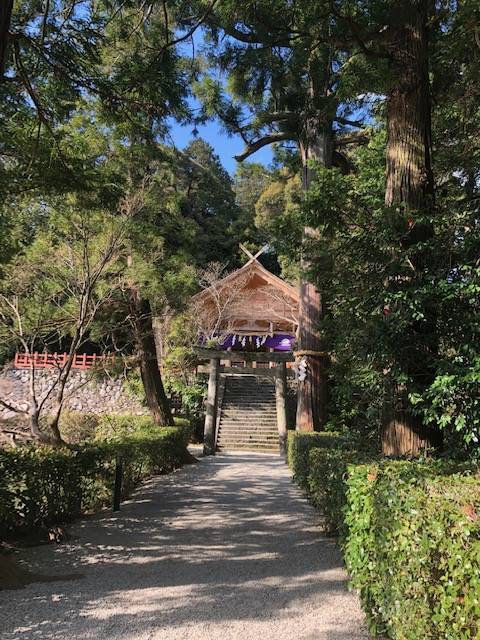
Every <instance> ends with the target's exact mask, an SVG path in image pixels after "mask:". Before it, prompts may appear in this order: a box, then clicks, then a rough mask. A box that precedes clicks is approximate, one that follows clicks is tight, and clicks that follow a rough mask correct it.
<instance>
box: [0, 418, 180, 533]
mask: <svg viewBox="0 0 480 640" xmlns="http://www.w3.org/2000/svg"><path fill="white" fill-rule="evenodd" d="M188 437H189V436H188V430H185V429H180V428H175V427H170V428H158V427H153V426H150V427H149V428H143V429H140V430H137V431H136V432H134V433H131V434H127V435H121V436H120V435H119V436H116V437H113V438H111V439H110V440H108V441H99V442H95V443H90V444H86V445H84V446H82V447H80V448H78V449H76V450H71V449H50V448H46V447H41V448H35V447H25V448H20V449H11V450H10V449H9V450H0V537H8V536H12V535H14V534H15V535H16V534H21V533H26V532H29V531H32V530H34V529H35V528H37V527H48V526H50V525H52V524H56V523H60V522H67V521H69V520H72V519H73V518H75V517H78V516H79V515H80V514H82V513H87V512H91V511H94V510H96V509H98V508H99V507H101V506H104V505H106V504H111V501H112V495H113V485H114V478H115V466H116V461H117V459H118V458H121V459H122V461H123V469H124V481H123V497H126V496H127V495H128V494H129V493H130V492H131V491H132V489H133V488H134V487H135V485H136V484H137V483H138V482H140V481H141V480H142V479H144V478H147V477H149V476H151V475H155V474H160V473H167V472H168V471H172V470H173V469H175V468H176V467H179V466H181V464H182V463H183V461H184V457H185V445H186V443H187V441H188Z"/></svg>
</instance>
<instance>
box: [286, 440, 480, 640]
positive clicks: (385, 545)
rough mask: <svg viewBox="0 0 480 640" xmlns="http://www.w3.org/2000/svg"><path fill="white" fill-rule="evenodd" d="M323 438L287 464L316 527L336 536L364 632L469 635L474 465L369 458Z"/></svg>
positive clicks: (479, 617) (474, 615) (407, 638)
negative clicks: (317, 518)
mask: <svg viewBox="0 0 480 640" xmlns="http://www.w3.org/2000/svg"><path fill="white" fill-rule="evenodd" d="M318 435H322V434H318ZM325 436H326V437H325V441H326V443H328V444H327V446H325V445H324V443H323V442H322V441H321V440H322V439H321V438H320V439H319V441H320V443H319V445H318V446H317V447H312V448H311V449H310V452H309V455H308V462H307V464H306V465H305V464H304V462H303V460H302V461H301V465H302V466H301V467H300V474H299V473H298V470H297V466H296V465H298V461H299V459H298V458H295V457H293V458H291V465H292V469H293V471H294V473H295V474H296V476H297V475H299V477H300V480H301V482H302V486H303V487H304V488H305V485H306V491H307V495H308V496H309V499H310V500H311V502H312V503H313V504H314V505H315V506H317V507H318V508H319V510H320V511H321V513H322V515H323V517H324V522H325V526H326V528H327V529H328V530H329V531H331V532H337V533H339V534H340V543H341V546H342V549H343V552H344V557H345V563H346V566H347V570H348V572H349V574H350V577H351V583H352V585H353V586H354V587H355V588H358V589H359V590H360V594H361V598H362V601H363V604H364V608H365V611H366V613H367V617H368V621H369V625H370V629H371V631H372V632H373V633H374V634H375V636H377V635H379V636H381V637H388V638H392V640H393V639H395V640H417V639H418V638H430V639H432V640H440V639H444V638H464V639H465V640H467V639H472V640H473V638H476V637H478V633H479V631H480V609H479V606H478V592H479V588H480V583H479V575H480V565H479V558H480V554H479V552H480V528H479V522H480V518H479V515H478V514H479V510H480V484H479V471H478V467H476V466H473V465H471V464H467V463H463V464H461V463H458V462H451V461H447V460H438V461H432V460H430V461H395V462H392V461H386V460H380V459H379V458H377V460H374V459H373V458H372V456H370V455H368V454H366V453H365V452H358V451H355V450H353V449H351V448H348V447H345V446H343V447H338V446H332V442H331V441H330V440H329V436H328V434H325Z"/></svg>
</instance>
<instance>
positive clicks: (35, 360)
mask: <svg viewBox="0 0 480 640" xmlns="http://www.w3.org/2000/svg"><path fill="white" fill-rule="evenodd" d="M68 358H69V354H68V353H46V352H45V353H37V352H35V353H16V354H15V360H14V367H15V369H31V368H34V369H62V368H63V367H64V366H65V365H66V364H67V362H68ZM114 362H115V356H114V355H112V354H111V353H108V354H104V355H98V354H96V353H94V354H92V355H89V354H87V353H76V354H75V355H74V356H73V362H72V369H82V370H85V369H93V368H94V367H96V366H97V365H99V364H102V365H106V364H113V363H114Z"/></svg>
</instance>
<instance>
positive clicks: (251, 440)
mask: <svg viewBox="0 0 480 640" xmlns="http://www.w3.org/2000/svg"><path fill="white" fill-rule="evenodd" d="M277 442H278V435H277V437H276V438H219V440H218V444H237V443H238V444H248V443H252V444H253V443H256V444H276V443H277Z"/></svg>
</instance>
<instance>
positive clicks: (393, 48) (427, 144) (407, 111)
mask: <svg viewBox="0 0 480 640" xmlns="http://www.w3.org/2000/svg"><path fill="white" fill-rule="evenodd" d="M430 7H431V0H420V1H419V2H414V1H413V0H400V1H399V2H398V3H396V5H395V7H394V8H392V13H391V17H392V21H391V27H390V28H389V31H388V33H387V42H386V44H387V50H388V52H389V54H390V56H391V66H392V71H393V78H394V83H393V84H394V88H393V89H392V91H391V93H390V95H389V98H388V103H387V133H388V137H387V180H386V189H385V204H386V205H387V206H388V207H395V206H398V207H399V209H400V213H401V214H402V215H404V216H405V221H406V219H407V217H411V218H412V220H414V221H415V215H416V214H417V213H423V214H424V213H427V212H428V211H429V210H431V208H432V207H433V200H434V185H433V172H432V160H431V122H430V119H431V101H430V84H429V77H428V30H427V21H428V16H429V11H430ZM431 234H432V230H431V228H430V226H429V225H426V224H423V223H415V224H414V226H413V228H412V230H411V232H410V233H409V236H408V238H407V240H406V242H405V245H404V246H405V248H409V247H412V246H413V245H415V244H416V243H418V242H420V241H424V240H427V239H428V237H430V236H431ZM424 261H425V258H424V255H422V254H421V253H420V252H419V253H418V254H416V255H415V256H414V257H413V258H412V263H413V266H414V268H415V269H416V270H417V271H421V270H422V269H423V267H424V266H425V265H424ZM413 277H415V276H413ZM391 286H396V285H395V284H392V285H391ZM427 324H428V329H425V326H426V325H424V326H423V329H421V328H420V327H416V328H415V327H413V328H412V336H411V349H410V350H409V351H410V353H409V360H410V364H407V366H409V367H410V371H409V373H410V374H411V377H412V378H413V379H414V380H415V381H416V382H417V383H418V385H419V386H422V385H423V387H425V385H426V384H428V381H429V379H431V372H429V370H428V363H427V360H428V357H427V356H428V354H427V353H426V342H427V340H429V341H430V342H432V340H431V335H428V336H427V334H431V333H434V332H435V319H434V317H433V316H432V317H431V318H430V319H429V321H428V323H427ZM415 342H416V344H415ZM420 342H422V344H420ZM433 342H435V341H434V340H433ZM412 363H413V364H412ZM412 367H413V368H412ZM407 396H408V394H407V390H406V389H405V388H403V387H400V386H398V385H394V386H393V388H391V389H390V391H389V397H388V398H387V399H386V402H385V407H384V417H383V432H382V449H383V452H384V453H385V454H386V455H410V456H415V455H418V454H419V453H421V452H423V451H425V450H426V449H428V448H430V447H432V446H436V445H438V442H439V438H438V432H437V431H435V430H432V429H427V428H425V427H424V426H423V425H422V421H421V419H420V418H419V417H418V416H415V415H412V413H411V409H410V405H409V402H408V397H407Z"/></svg>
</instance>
